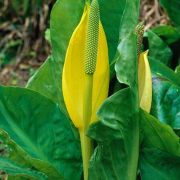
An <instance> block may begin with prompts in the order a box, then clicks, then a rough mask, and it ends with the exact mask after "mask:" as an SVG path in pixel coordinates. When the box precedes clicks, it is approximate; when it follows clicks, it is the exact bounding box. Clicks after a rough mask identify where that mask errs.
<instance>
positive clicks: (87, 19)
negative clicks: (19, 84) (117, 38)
mask: <svg viewBox="0 0 180 180" xmlns="http://www.w3.org/2000/svg"><path fill="white" fill-rule="evenodd" d="M89 74H91V75H92V79H93V81H92V100H91V101H92V102H89V106H90V109H91V111H92V112H91V113H90V116H91V117H90V122H91V123H92V122H94V121H96V120H97V117H96V111H97V109H98V108H99V106H100V105H101V103H102V102H103V101H104V99H105V98H106V97H107V95H108V87H109V62H108V48H107V41H106V36H105V33H104V30H103V27H102V24H101V22H100V18H99V7H98V4H97V1H96V0H94V1H92V4H91V6H90V5H86V7H85V9H84V12H83V15H82V18H81V21H80V23H79V24H78V26H77V27H76V29H75V30H74V32H73V34H72V37H71V39H70V42H69V46H68V49H67V53H66V58H65V64H64V67H63V79H62V89H63V96H64V101H65V104H66V107H67V110H68V113H69V115H70V117H71V119H72V121H73V123H74V125H75V126H76V127H78V128H82V127H84V126H85V122H84V121H85V120H84V118H83V116H84V115H83V111H84V98H86V97H84V96H85V94H86V92H85V91H87V87H86V86H87V85H86V84H87V82H86V81H87V77H88V75H89ZM90 99H91V98H90ZM86 126H87V124H86Z"/></svg>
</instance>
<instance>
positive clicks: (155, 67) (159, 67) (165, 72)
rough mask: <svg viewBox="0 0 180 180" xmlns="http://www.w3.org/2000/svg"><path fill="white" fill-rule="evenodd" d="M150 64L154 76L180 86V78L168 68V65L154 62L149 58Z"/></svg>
mask: <svg viewBox="0 0 180 180" xmlns="http://www.w3.org/2000/svg"><path fill="white" fill-rule="evenodd" d="M148 59H149V64H150V67H151V71H152V73H153V74H155V75H158V76H160V77H161V78H164V79H167V80H168V81H170V82H171V83H173V84H175V85H177V86H180V76H178V74H176V73H175V72H174V71H173V70H172V69H170V68H168V67H167V66H166V65H164V64H163V63H161V62H160V61H157V60H154V59H153V58H151V57H149V58H148Z"/></svg>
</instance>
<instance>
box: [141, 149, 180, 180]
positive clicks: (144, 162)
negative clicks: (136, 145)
mask: <svg viewBox="0 0 180 180" xmlns="http://www.w3.org/2000/svg"><path fill="white" fill-rule="evenodd" d="M139 164H140V174H141V179H142V180H152V179H153V180H179V177H180V171H179V168H180V157H177V156H173V155H171V154H169V153H165V152H163V151H160V150H158V149H153V148H151V149H147V148H146V149H143V150H142V151H141V156H140V163H139Z"/></svg>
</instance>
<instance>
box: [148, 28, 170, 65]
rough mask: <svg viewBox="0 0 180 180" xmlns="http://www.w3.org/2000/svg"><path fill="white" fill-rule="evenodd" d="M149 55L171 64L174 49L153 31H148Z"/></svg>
mask: <svg viewBox="0 0 180 180" xmlns="http://www.w3.org/2000/svg"><path fill="white" fill-rule="evenodd" d="M147 36H148V45H149V56H150V57H151V58H153V59H156V60H159V61H161V62H162V63H164V64H166V65H169V64H170V61H171V59H172V51H171V49H170V48H169V47H168V45H167V44H166V43H165V42H164V41H163V40H162V39H161V38H160V37H159V36H158V35H156V34H155V33H154V32H153V31H151V30H149V31H148V32H147Z"/></svg>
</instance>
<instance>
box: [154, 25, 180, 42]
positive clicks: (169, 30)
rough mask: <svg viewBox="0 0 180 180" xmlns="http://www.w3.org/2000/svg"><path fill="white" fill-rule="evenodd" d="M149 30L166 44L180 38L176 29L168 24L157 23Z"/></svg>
mask: <svg viewBox="0 0 180 180" xmlns="http://www.w3.org/2000/svg"><path fill="white" fill-rule="evenodd" d="M151 30H152V32H154V33H155V34H156V35H157V36H159V37H160V38H161V39H162V40H163V41H165V42H166V43H167V44H172V43H174V42H176V41H178V40H179V39H180V33H179V31H178V29H177V28H175V27H173V26H170V25H159V26H156V27H154V28H153V29H151Z"/></svg>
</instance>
